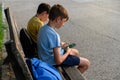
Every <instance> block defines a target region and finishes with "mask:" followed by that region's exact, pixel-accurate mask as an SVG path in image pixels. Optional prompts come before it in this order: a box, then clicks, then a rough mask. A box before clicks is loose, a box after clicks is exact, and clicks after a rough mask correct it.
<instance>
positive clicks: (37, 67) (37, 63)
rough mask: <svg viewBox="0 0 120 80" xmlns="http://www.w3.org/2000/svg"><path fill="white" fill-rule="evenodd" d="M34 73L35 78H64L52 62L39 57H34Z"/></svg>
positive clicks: (49, 79)
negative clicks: (49, 62)
mask: <svg viewBox="0 0 120 80" xmlns="http://www.w3.org/2000/svg"><path fill="white" fill-rule="evenodd" d="M30 60H31V65H32V67H31V68H32V70H31V71H32V73H33V76H34V78H35V80H62V78H61V75H60V74H59V72H58V70H57V69H56V68H55V67H53V66H52V65H50V64H47V63H45V62H43V61H41V60H39V59H37V58H32V59H30Z"/></svg>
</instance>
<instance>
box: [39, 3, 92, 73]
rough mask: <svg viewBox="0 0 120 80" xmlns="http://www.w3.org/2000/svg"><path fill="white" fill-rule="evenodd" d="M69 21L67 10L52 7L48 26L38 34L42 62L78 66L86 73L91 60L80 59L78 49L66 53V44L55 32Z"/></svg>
mask: <svg viewBox="0 0 120 80" xmlns="http://www.w3.org/2000/svg"><path fill="white" fill-rule="evenodd" d="M68 19H69V17H68V13H67V10H66V9H65V8H64V7H63V6H62V5H59V4H55V5H54V6H52V8H51V10H50V13H49V22H48V24H46V25H44V26H43V27H42V28H41V29H40V30H39V33H38V39H37V43H38V55H39V58H40V59H41V60H42V61H44V62H47V63H49V64H52V65H67V66H78V69H79V70H80V72H81V73H84V72H85V71H86V70H87V69H88V67H89V65H90V62H89V60H88V59H86V58H83V57H78V54H79V51H78V50H77V49H73V48H68V49H67V50H66V51H64V49H63V47H65V45H66V43H64V42H61V40H60V36H59V34H58V33H57V32H56V31H55V30H54V29H59V28H61V27H62V26H63V25H64V23H65V22H66V21H67V20H68Z"/></svg>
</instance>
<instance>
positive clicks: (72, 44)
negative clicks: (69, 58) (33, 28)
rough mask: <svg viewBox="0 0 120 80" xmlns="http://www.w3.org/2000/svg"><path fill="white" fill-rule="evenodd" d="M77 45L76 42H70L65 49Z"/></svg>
mask: <svg viewBox="0 0 120 80" xmlns="http://www.w3.org/2000/svg"><path fill="white" fill-rule="evenodd" d="M75 46H76V44H75V43H70V44H69V45H68V46H66V47H65V48H64V50H67V48H68V47H69V48H73V47H75Z"/></svg>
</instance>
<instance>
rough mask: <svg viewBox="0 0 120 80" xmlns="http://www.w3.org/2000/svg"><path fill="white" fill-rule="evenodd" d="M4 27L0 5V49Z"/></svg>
mask: <svg viewBox="0 0 120 80" xmlns="http://www.w3.org/2000/svg"><path fill="white" fill-rule="evenodd" d="M4 29H5V25H4V23H3V20H2V7H1V5H0V50H1V48H2V44H3V37H4Z"/></svg>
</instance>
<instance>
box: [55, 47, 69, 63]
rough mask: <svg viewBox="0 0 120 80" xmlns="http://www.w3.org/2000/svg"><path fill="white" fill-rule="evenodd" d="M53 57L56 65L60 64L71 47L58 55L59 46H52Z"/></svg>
mask: <svg viewBox="0 0 120 80" xmlns="http://www.w3.org/2000/svg"><path fill="white" fill-rule="evenodd" d="M53 52H54V59H55V63H56V64H57V65H59V64H61V63H62V62H63V61H64V60H65V59H66V58H67V57H68V55H69V54H70V52H71V49H68V50H67V52H66V53H65V54H64V55H60V47H56V48H53Z"/></svg>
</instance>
